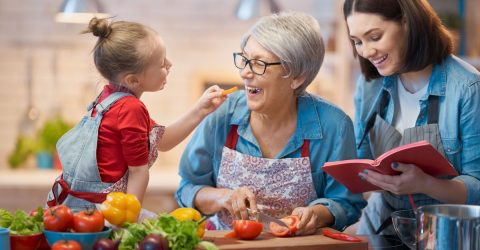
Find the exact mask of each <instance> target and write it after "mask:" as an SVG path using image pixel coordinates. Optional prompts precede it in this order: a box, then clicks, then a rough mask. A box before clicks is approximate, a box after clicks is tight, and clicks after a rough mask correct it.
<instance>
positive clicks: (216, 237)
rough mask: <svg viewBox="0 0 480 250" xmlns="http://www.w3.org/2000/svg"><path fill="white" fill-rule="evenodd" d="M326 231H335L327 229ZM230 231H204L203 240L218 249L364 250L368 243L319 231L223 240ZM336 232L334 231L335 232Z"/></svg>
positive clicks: (268, 234) (267, 234) (264, 234)
mask: <svg viewBox="0 0 480 250" xmlns="http://www.w3.org/2000/svg"><path fill="white" fill-rule="evenodd" d="M328 230H331V231H335V230H333V229H330V228H328ZM228 232H230V231H221V230H219V231H206V232H205V236H204V237H203V239H204V240H207V241H211V242H213V243H214V244H215V245H217V246H218V248H220V249H239V250H241V249H278V250H283V249H295V250H305V249H312V250H313V249H316V250H322V249H328V250H366V249H368V241H367V240H365V239H364V241H362V242H347V241H340V240H335V239H331V238H328V237H325V236H323V235H322V234H321V230H319V231H318V232H317V234H315V235H308V236H295V237H289V238H277V237H275V236H273V235H272V234H270V233H266V232H263V233H262V234H261V235H260V236H258V238H256V239H255V240H239V239H229V238H225V237H224V236H225V234H227V233H228ZM335 232H336V231H335Z"/></svg>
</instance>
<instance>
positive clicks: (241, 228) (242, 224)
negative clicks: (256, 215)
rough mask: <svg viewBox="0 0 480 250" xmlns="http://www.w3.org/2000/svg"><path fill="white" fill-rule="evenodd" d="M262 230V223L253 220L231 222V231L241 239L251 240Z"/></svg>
mask: <svg viewBox="0 0 480 250" xmlns="http://www.w3.org/2000/svg"><path fill="white" fill-rule="evenodd" d="M262 230H263V225H262V223H260V222H258V221H254V220H235V221H234V222H233V231H234V232H235V234H236V235H237V238H239V239H242V240H253V239H255V238H257V237H258V236H259V235H260V234H261V233H262Z"/></svg>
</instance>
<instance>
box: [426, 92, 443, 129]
mask: <svg viewBox="0 0 480 250" xmlns="http://www.w3.org/2000/svg"><path fill="white" fill-rule="evenodd" d="M438 98H439V96H436V95H430V97H428V124H436V123H438V112H439V110H440V109H439V107H438V106H439V103H438V102H439V101H438Z"/></svg>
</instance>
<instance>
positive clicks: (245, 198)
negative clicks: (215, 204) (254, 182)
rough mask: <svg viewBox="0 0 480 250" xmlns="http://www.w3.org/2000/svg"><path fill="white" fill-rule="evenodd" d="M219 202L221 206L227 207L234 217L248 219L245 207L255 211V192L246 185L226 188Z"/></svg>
mask: <svg viewBox="0 0 480 250" xmlns="http://www.w3.org/2000/svg"><path fill="white" fill-rule="evenodd" d="M221 203H222V207H223V208H225V209H227V210H228V211H229V212H230V214H231V215H232V216H233V217H234V218H235V219H242V220H248V219H249V217H248V212H247V208H250V209H251V210H252V211H254V212H255V211H257V202H256V200H255V194H254V193H253V192H252V191H251V190H250V189H249V188H248V187H239V188H237V189H234V190H231V189H228V190H226V192H225V195H224V199H222V201H221Z"/></svg>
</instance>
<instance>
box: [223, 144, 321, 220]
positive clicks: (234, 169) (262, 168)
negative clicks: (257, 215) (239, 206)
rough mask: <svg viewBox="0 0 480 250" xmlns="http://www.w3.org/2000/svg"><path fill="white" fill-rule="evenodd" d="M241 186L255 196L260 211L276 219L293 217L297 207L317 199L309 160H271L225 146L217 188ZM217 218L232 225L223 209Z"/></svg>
mask: <svg viewBox="0 0 480 250" xmlns="http://www.w3.org/2000/svg"><path fill="white" fill-rule="evenodd" d="M242 186H247V187H249V188H250V190H252V192H253V193H254V194H255V198H256V202H257V206H258V208H259V210H260V211H262V212H263V213H266V214H268V215H270V216H273V217H277V218H282V217H284V216H287V215H290V214H291V213H292V211H293V209H294V208H296V207H304V206H307V205H308V203H309V202H311V201H312V200H314V199H316V197H317V195H316V192H315V188H314V186H313V179H312V174H311V170H310V160H309V158H308V157H302V158H286V159H268V158H261V157H254V156H250V155H245V154H242V153H239V152H237V151H235V150H232V149H230V148H228V147H224V148H223V152H222V161H221V163H220V169H219V173H218V178H217V187H218V188H229V189H236V188H239V187H242ZM217 216H218V218H219V220H220V221H221V222H222V223H223V224H225V225H231V224H232V220H233V218H232V216H231V215H230V213H229V212H228V211H227V210H225V209H224V210H221V211H220V212H219V213H217Z"/></svg>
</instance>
